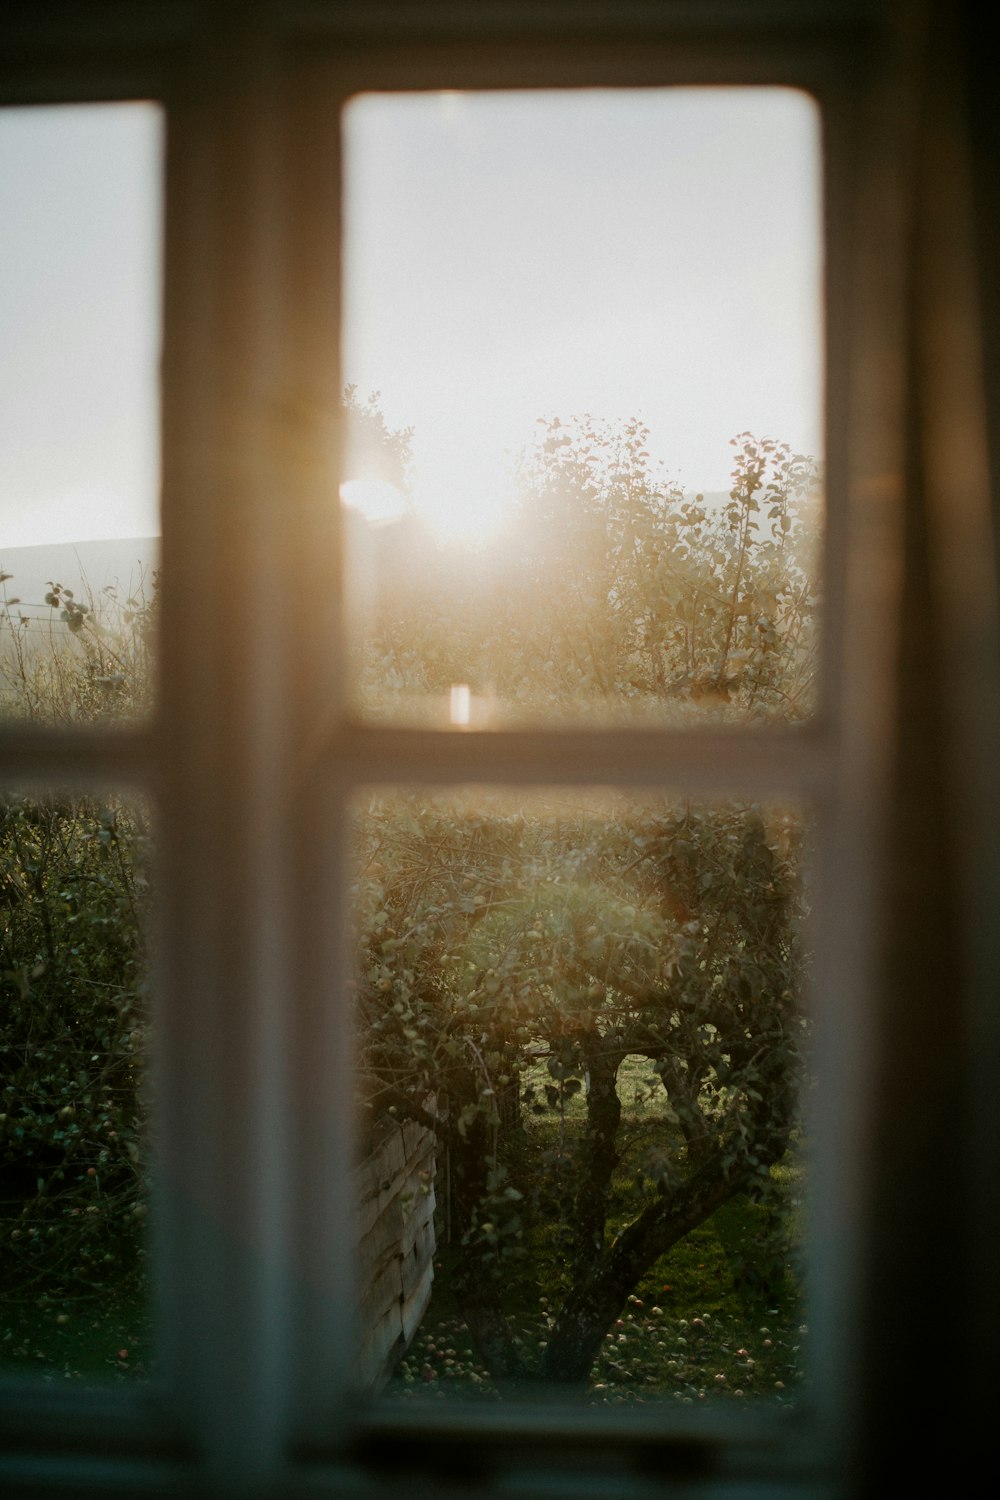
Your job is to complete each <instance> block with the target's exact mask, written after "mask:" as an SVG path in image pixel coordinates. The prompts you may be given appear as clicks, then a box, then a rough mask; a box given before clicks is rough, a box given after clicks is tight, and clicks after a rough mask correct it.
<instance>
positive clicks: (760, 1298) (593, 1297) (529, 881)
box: [355, 789, 808, 1405]
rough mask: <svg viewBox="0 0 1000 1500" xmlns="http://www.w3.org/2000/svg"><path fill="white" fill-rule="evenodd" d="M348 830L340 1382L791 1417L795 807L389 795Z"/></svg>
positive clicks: (408, 1391) (797, 888)
mask: <svg viewBox="0 0 1000 1500" xmlns="http://www.w3.org/2000/svg"><path fill="white" fill-rule="evenodd" d="M356 838H357V846H356V847H357V867H356V883H355V909H356V923H357V941H358V968H357V979H356V984H357V997H358V999H357V1003H358V1017H359V1030H360V1044H359V1053H360V1058H361V1063H362V1066H361V1074H360V1076H361V1079H362V1084H361V1092H360V1097H359V1107H360V1109H361V1112H362V1120H363V1129H362V1133H361V1138H362V1142H363V1159H362V1161H361V1163H360V1165H359V1167H358V1179H357V1181H358V1204H359V1216H360V1217H359V1242H358V1244H359V1249H358V1254H359V1276H360V1282H361V1302H360V1305H361V1315H362V1316H361V1321H362V1328H361V1356H360V1363H359V1381H360V1383H361V1384H362V1385H363V1386H365V1387H366V1388H368V1389H384V1390H385V1391H386V1392H387V1394H389V1395H392V1396H399V1397H402V1396H406V1397H409V1398H411V1399H412V1398H414V1397H417V1396H421V1395H423V1396H440V1395H443V1394H452V1395H455V1396H463V1397H470V1396H485V1397H489V1398H490V1399H494V1400H495V1399H501V1398H502V1397H503V1395H504V1394H505V1393H507V1392H511V1391H513V1392H515V1393H516V1392H518V1391H522V1390H523V1389H525V1388H526V1387H527V1386H530V1387H531V1388H533V1389H534V1388H536V1387H537V1388H538V1389H539V1391H548V1392H551V1393H553V1394H559V1395H565V1394H566V1393H570V1394H573V1393H579V1394H581V1395H582V1396H584V1397H585V1399H588V1400H590V1401H591V1402H597V1403H601V1404H618V1403H623V1402H636V1401H645V1400H647V1399H651V1398H656V1399H661V1400H662V1399H670V1400H676V1401H678V1402H681V1403H689V1404H692V1405H694V1404H699V1405H700V1404H702V1403H706V1402H708V1403H712V1402H717V1401H743V1400H745V1399H747V1398H749V1397H762V1398H763V1397H767V1398H769V1400H770V1401H771V1402H772V1403H778V1404H784V1403H787V1402H789V1401H790V1400H791V1399H792V1398H793V1395H794V1393H795V1391H796V1388H797V1386H798V1385H799V1383H800V1381H801V1378H802V1374H803V1366H804V1360H805V1343H806V1327H805V1315H804V1301H803V1277H802V1270H801V1265H800V1261H801V1254H802V1243H803V1232H804V1225H803V1213H804V1210H803V1206H802V1199H803V1191H804V1166H803V1151H804V1142H803V1140H802V1131H801V1126H800V1119H799V1113H798V1100H799V1093H800V1083H801V1078H802V1073H803V1068H804V1063H805V1053H806V1049H807V1045H808V1026H807V1020H806V1015H805V1011H804V1008H803V1003H802V996H803V984H804V974H805V970H806V967H807V961H808V960H807V954H806V952H805V951H804V947H803V937H802V931H801V925H802V918H803V915H804V912H805V907H806V905H807V894H806V890H805V887H804V884H803V881H802V878H801V866H802V852H803V845H804V840H805V821H804V818H803V816H802V814H801V812H799V811H795V810H792V809H789V808H777V807H769V806H757V805H753V806H750V805H746V804H740V805H737V804H732V803H712V804H700V803H693V802H668V801H665V800H653V799H649V800H640V799H635V798H626V797H623V796H620V795H613V794H610V793H608V794H599V793H596V792H594V793H590V794H587V795H585V796H581V795H576V794H569V793H562V794H558V793H551V794H546V793H541V792H537V793H532V794H525V795H518V796H514V795H511V794H509V793H508V794H500V793H496V794H493V793H491V792H489V791H488V790H485V789H484V790H480V791H479V792H477V793H475V794H474V793H471V792H468V793H461V792H454V793H443V794H439V795H430V794H410V793H403V792H400V793H395V794H386V795H377V796H371V797H368V798H362V799H360V800H359V802H358V804H357V806H356Z"/></svg>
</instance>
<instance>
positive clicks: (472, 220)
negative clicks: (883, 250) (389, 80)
mask: <svg viewBox="0 0 1000 1500" xmlns="http://www.w3.org/2000/svg"><path fill="white" fill-rule="evenodd" d="M346 139H347V148H348V149H347V158H346V159H347V245H346V254H347V260H346V265H347V300H346V311H347V325H346V330H345V342H344V366H345V375H346V378H347V379H348V380H350V381H352V382H356V383H357V385H358V386H359V393H360V394H361V395H365V394H366V393H367V392H368V391H369V390H373V389H377V390H380V391H381V393H382V402H381V404H382V408H383V410H384V412H385V415H386V418H387V420H388V421H389V423H390V425H392V426H409V425H413V426H414V428H415V436H414V445H413V446H414V456H415V467H416V470H417V474H416V488H417V490H418V495H419V497H420V499H421V501H422V503H423V504H424V505H425V506H426V507H427V508H429V509H431V510H435V509H436V510H437V511H438V514H439V517H440V518H441V520H442V526H443V527H445V528H446V527H447V526H448V525H450V524H455V517H456V516H458V517H462V516H464V517H466V518H468V515H469V513H470V511H471V510H472V508H473V506H474V505H475V504H476V503H479V504H480V505H484V506H485V507H486V508H487V509H489V508H490V506H491V504H492V505H502V499H503V496H502V493H501V492H502V489H503V476H504V474H505V470H506V469H507V466H508V462H509V460H508V459H507V457H506V456H505V453H506V451H507V450H509V451H512V452H516V451H517V450H518V449H520V448H522V447H523V446H524V445H525V444H526V443H528V442H530V441H531V440H532V437H533V435H534V433H535V431H536V429H535V421H536V419H537V418H539V417H544V416H559V417H561V418H566V417H568V416H570V415H571V414H573V413H576V414H582V413H584V412H590V413H592V414H594V415H595V416H599V417H605V418H611V419H615V418H621V417H628V416H631V415H637V416H640V417H642V418H643V419H644V420H645V421H646V423H647V424H648V426H649V427H650V429H651V432H652V437H651V443H650V448H651V451H652V452H653V453H654V455H655V456H656V457H657V458H660V459H662V460H663V461H664V462H665V463H666V465H667V467H668V470H669V473H670V476H671V477H672V478H674V479H678V480H679V481H680V482H681V483H682V484H683V485H684V486H685V488H689V489H692V490H697V489H703V490H723V489H728V488H729V482H730V480H729V471H730V452H731V450H730V448H729V439H730V438H731V437H733V436H734V435H735V434H736V433H737V432H741V431H744V430H748V429H749V430H750V431H753V432H755V433H756V434H757V435H758V436H764V435H768V436H772V437H777V438H779V439H783V440H785V441H787V442H789V443H791V444H792V445H793V447H795V448H796V449H798V450H801V451H807V452H810V453H813V454H818V453H819V447H820V441H821V419H820V411H821V371H822V337H823V336H822V326H821V313H820V308H821V295H820V278H821V249H820V181H819V161H820V144H819V123H818V112H817V111H816V109H815V106H814V105H813V104H812V102H811V101H810V100H809V99H807V98H806V96H804V95H802V94H798V93H795V92H792V91H789V90H780V89H754V90H752V89H698V90H695V89H675V90H666V89H661V90H646V91H633V92H628V93H625V92H617V93H614V92H609V91H590V92H582V91H579V92H577V91H574V92H569V93H561V94H557V93H547V94H543V95H537V94H535V95H531V94H525V93H520V94H518V93H513V94H499V95H498V94H492V95H491V94H478V95H469V94H445V95H440V94H439V95H409V96H399V95H397V96H391V95H369V96H365V97H362V98H360V99H357V100H355V101H354V102H353V104H352V105H351V106H349V109H348V111H347V116H346ZM351 477H354V478H363V477H364V476H362V475H357V476H351ZM449 517H450V518H451V519H450V520H449V519H448V518H449Z"/></svg>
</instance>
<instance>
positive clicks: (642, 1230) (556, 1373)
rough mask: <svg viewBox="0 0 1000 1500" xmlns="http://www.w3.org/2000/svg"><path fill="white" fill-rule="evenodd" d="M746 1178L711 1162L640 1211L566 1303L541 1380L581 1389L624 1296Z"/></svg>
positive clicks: (555, 1329)
mask: <svg viewBox="0 0 1000 1500" xmlns="http://www.w3.org/2000/svg"><path fill="white" fill-rule="evenodd" d="M746 1176H747V1174H746V1173H740V1172H735V1173H733V1174H732V1175H731V1176H729V1177H727V1176H725V1175H724V1174H723V1172H722V1168H721V1163H720V1162H719V1161H718V1159H716V1160H715V1161H713V1162H712V1163H709V1164H708V1165H706V1166H705V1167H704V1168H702V1170H701V1171H699V1172H697V1173H695V1175H694V1176H693V1177H692V1178H690V1179H689V1180H688V1182H686V1183H684V1184H683V1185H682V1186H681V1187H679V1188H677V1189H676V1190H675V1191H674V1192H672V1193H669V1194H667V1195H665V1196H664V1197H663V1198H661V1199H660V1200H659V1201H657V1202H656V1203H651V1204H650V1205H649V1206H648V1207H647V1208H646V1209H644V1210H643V1212H642V1213H641V1214H640V1215H639V1217H638V1218H637V1219H635V1220H633V1222H632V1223H631V1224H630V1225H629V1226H628V1227H627V1228H626V1229H624V1230H623V1231H622V1233H621V1234H620V1235H619V1236H618V1238H617V1239H616V1240H615V1242H614V1244H613V1245H612V1246H611V1248H610V1249H609V1250H608V1251H607V1252H606V1254H604V1255H603V1256H602V1257H601V1258H600V1260H599V1262H598V1263H597V1264H596V1265H594V1267H593V1268H592V1271H591V1273H590V1275H589V1276H586V1277H583V1278H580V1279H579V1280H578V1281H577V1283H576V1285H575V1286H574V1288H573V1290H572V1291H571V1292H570V1294H569V1296H568V1297H567V1298H566V1301H565V1302H564V1303H563V1305H562V1307H561V1308H560V1310H559V1313H558V1315H557V1317H556V1321H555V1327H554V1328H553V1330H552V1336H551V1338H550V1339H549V1343H548V1347H547V1349H546V1351H545V1355H544V1357H543V1360H542V1368H541V1371H540V1373H541V1377H542V1379H543V1380H546V1381H553V1382H558V1383H562V1384H565V1385H582V1384H583V1383H584V1381H586V1379H587V1377H588V1375H589V1374H590V1371H591V1369H592V1368H593V1364H594V1360H595V1359H596V1358H597V1355H598V1352H599V1350H600V1347H601V1343H602V1341H603V1339H604V1336H605V1334H606V1333H607V1331H608V1329H609V1328H610V1327H611V1325H612V1324H613V1323H614V1321H615V1319H616V1318H617V1316H618V1314H619V1313H620V1312H621V1310H622V1308H623V1307H624V1305H625V1300H626V1298H627V1297H628V1295H629V1293H630V1292H631V1291H632V1290H633V1288H634V1287H635V1286H636V1285H637V1283H638V1282H639V1281H640V1280H641V1278H642V1277H643V1276H644V1275H645V1273H646V1272H647V1271H648V1270H649V1269H650V1267H651V1266H653V1265H655V1264H656V1262H657V1261H658V1260H659V1259H660V1257H661V1256H663V1255H666V1254H667V1252H668V1251H669V1250H671V1249H672V1248H673V1247H674V1245H676V1244H677V1242H678V1241H679V1240H682V1239H683V1238H684V1236H685V1235H686V1234H690V1232H691V1230H692V1229H696V1228H697V1227H698V1225H699V1224H703V1223H704V1222H705V1220H706V1219H708V1218H710V1217H711V1215H712V1214H713V1213H714V1212H715V1210H716V1209H717V1208H719V1207H720V1205H721V1204H723V1203H725V1202H726V1201H727V1200H728V1199H729V1198H731V1197H733V1195H734V1194H735V1193H738V1192H740V1191H742V1189H743V1188H744V1187H745V1186H746Z"/></svg>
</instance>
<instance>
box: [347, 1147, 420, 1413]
mask: <svg viewBox="0 0 1000 1500" xmlns="http://www.w3.org/2000/svg"><path fill="white" fill-rule="evenodd" d="M434 1151H435V1139H434V1136H433V1134H432V1132H431V1131H429V1130H426V1129H425V1128H424V1127H423V1126H421V1125H417V1124H415V1123H414V1122H413V1121H412V1120H406V1121H396V1120H391V1119H388V1118H386V1119H383V1120H382V1121H381V1122H380V1124H379V1126H378V1127H377V1129H376V1132H375V1141H374V1145H373V1148H372V1151H371V1154H370V1155H369V1156H368V1157H367V1158H366V1159H365V1160H364V1162H362V1164H361V1166H360V1167H359V1168H358V1174H357V1203H358V1262H359V1269H360V1282H361V1347H360V1353H359V1380H360V1384H361V1387H362V1389H364V1390H372V1391H374V1390H378V1389H379V1387H380V1386H382V1385H383V1384H384V1383H385V1381H386V1380H387V1379H388V1377H389V1375H390V1373H391V1371H392V1367H393V1365H394V1363H395V1361H396V1360H397V1359H398V1357H399V1355H400V1354H401V1353H402V1351H403V1350H404V1349H405V1348H406V1346H407V1344H409V1342H410V1340H411V1338H412V1337H413V1335H414V1333H415V1332H416V1329H417V1327H418V1325H419V1323H420V1320H421V1318H422V1317H423V1315H424V1312H425V1310H426V1308H427V1303H428V1302H429V1300H430V1295H431V1282H432V1280H433V1278H434V1250H435V1238H434V1205H435V1197H434Z"/></svg>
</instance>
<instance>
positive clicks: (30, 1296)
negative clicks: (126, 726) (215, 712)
mask: <svg viewBox="0 0 1000 1500" xmlns="http://www.w3.org/2000/svg"><path fill="white" fill-rule="evenodd" d="M149 861H150V835H149V819H148V816H147V813H146V811H145V809H144V808H143V807H142V805H141V804H139V803H137V802H136V801H134V800H129V801H126V800H124V799H122V798H119V797H113V796H103V797H98V796H93V795H89V794H88V795H70V794H66V793H60V794H53V795H50V796H43V797H28V796H22V795H19V794H17V793H13V792H8V793H6V794H5V795H4V796H3V797H2V799H0V902H2V906H0V1080H2V1082H0V1373H2V1372H4V1371H6V1372H7V1373H11V1374H15V1373H16V1374H18V1375H31V1374H35V1375H38V1376H40V1377H42V1378H44V1379H46V1380H58V1381H60V1382H61V1381H63V1380H70V1381H82V1382H87V1383H92V1382H100V1381H103V1380H107V1379H119V1380H124V1379H128V1378H134V1377H135V1376H136V1375H140V1376H141V1375H143V1374H145V1373H146V1372H147V1371H148V1368H149V1360H150V1334H149V1322H150V1314H149V1308H148V1305H147V1285H146V1248H145V1237H146V1236H145V1228H146V1214H147V1201H146V1164H147V1160H148V1142H147V1100H146V1095H145V1085H144V1067H145V1062H146V1059H147V1057H148V1040H149V1038H148V1027H149V1012H148V997H147V983H146V964H145V956H144V955H145V946H146V944H145V938H146V926H147V918H148V914H149Z"/></svg>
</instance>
